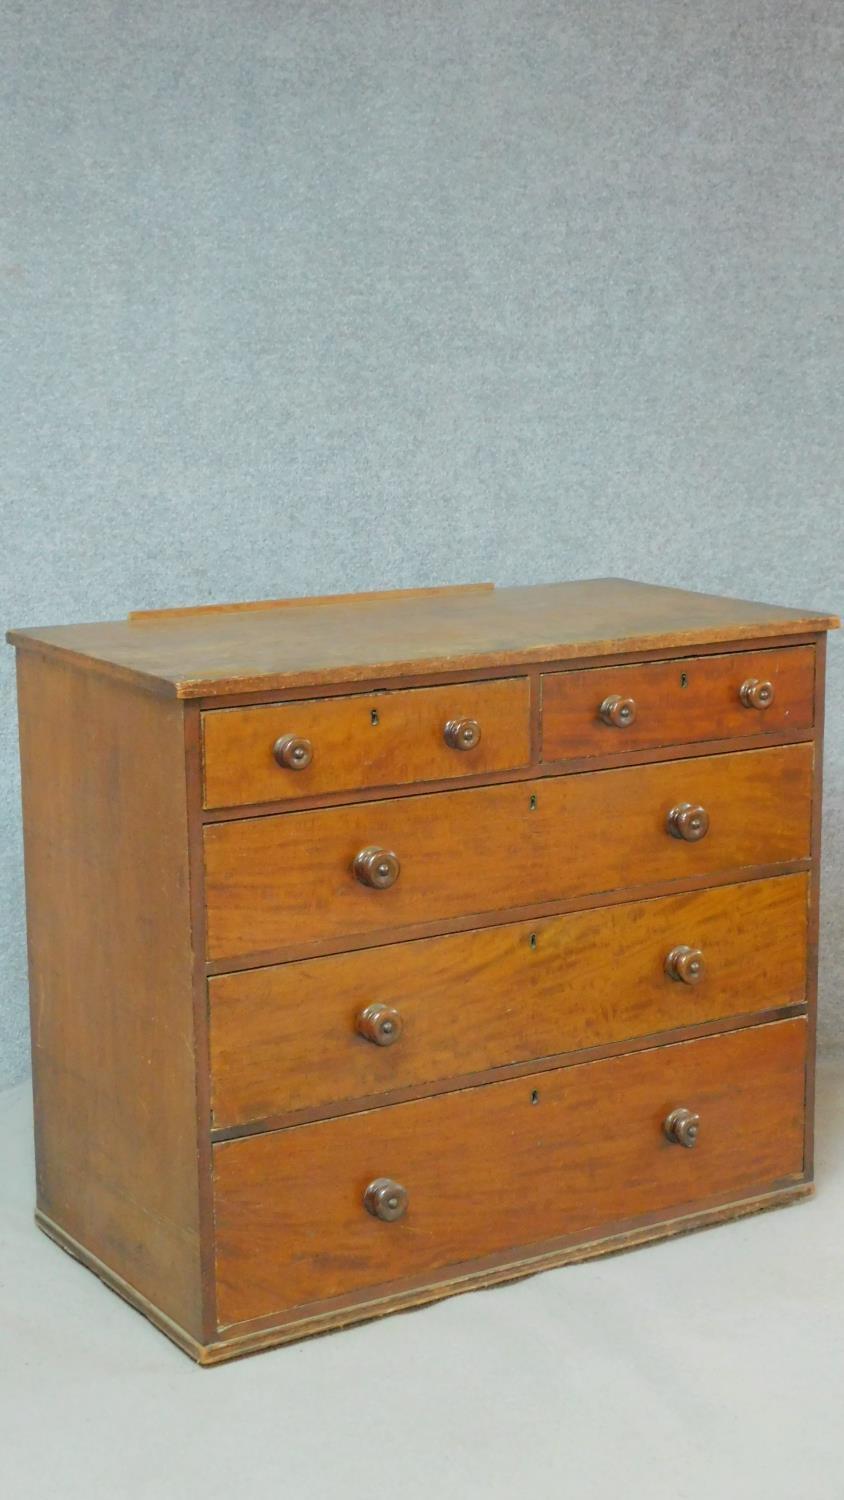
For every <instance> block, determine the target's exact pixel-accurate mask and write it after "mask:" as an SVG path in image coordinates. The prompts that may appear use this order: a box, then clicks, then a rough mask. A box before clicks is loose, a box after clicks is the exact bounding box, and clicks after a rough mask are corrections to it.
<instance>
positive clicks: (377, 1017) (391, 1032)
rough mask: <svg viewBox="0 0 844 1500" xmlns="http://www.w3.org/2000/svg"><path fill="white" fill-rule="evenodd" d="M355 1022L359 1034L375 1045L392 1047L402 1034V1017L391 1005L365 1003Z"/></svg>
mask: <svg viewBox="0 0 844 1500" xmlns="http://www.w3.org/2000/svg"><path fill="white" fill-rule="evenodd" d="M355 1024H356V1025H357V1029H358V1031H359V1032H360V1034H361V1036H365V1037H366V1040H367V1041H368V1042H374V1043H375V1045H376V1047H392V1045H393V1043H394V1042H397V1041H398V1039H399V1037H400V1036H401V1034H402V1024H403V1023H402V1018H401V1016H400V1015H399V1013H398V1011H397V1010H395V1009H394V1008H393V1006H392V1005H380V1004H377V1003H376V1004H374V1005H367V1006H366V1007H365V1009H364V1010H362V1011H361V1012H360V1013H359V1015H358V1018H357V1021H356V1023H355Z"/></svg>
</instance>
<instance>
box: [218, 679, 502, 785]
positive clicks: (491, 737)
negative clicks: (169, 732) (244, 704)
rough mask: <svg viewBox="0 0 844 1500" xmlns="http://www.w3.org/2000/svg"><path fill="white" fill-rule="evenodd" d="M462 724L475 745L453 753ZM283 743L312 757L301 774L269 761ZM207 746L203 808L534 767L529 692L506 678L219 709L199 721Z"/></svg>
mask: <svg viewBox="0 0 844 1500" xmlns="http://www.w3.org/2000/svg"><path fill="white" fill-rule="evenodd" d="M465 717H468V718H473V719H476V720H477V722H478V724H479V725H480V729H481V738H480V741H479V743H478V744H477V745H476V746H474V748H472V749H469V750H459V749H454V748H452V747H451V746H449V745H448V744H447V743H446V740H445V737H444V731H445V726H446V724H447V723H449V722H450V721H451V720H454V719H462V718H465ZM286 735H293V736H296V737H302V738H305V739H307V740H308V741H309V743H310V744H311V745H312V747H313V757H312V759H311V761H310V764H309V765H307V766H306V767H305V768H304V769H302V770H295V769H288V768H286V767H282V766H280V765H279V764H278V761H277V760H276V759H275V757H274V755H273V746H274V744H275V743H276V741H277V740H279V739H280V738H282V737H283V736H286ZM203 741H204V767H205V799H204V800H205V806H206V807H236V806H241V805H244V804H247V803H250V802H270V801H273V800H274V799H275V800H279V799H281V800H287V799H291V798H299V797H308V796H310V797H313V796H319V795H320V794H322V793H324V792H333V791H337V790H344V789H352V790H355V789H361V788H367V787H376V786H396V785H399V784H401V783H402V782H405V783H407V782H414V783H417V782H419V783H421V782H425V781H437V780H440V779H454V778H456V777H460V776H466V775H478V774H482V773H483V772H492V771H499V772H500V771H506V770H511V769H513V768H516V767H518V766H523V765H526V764H527V762H528V761H529V759H530V748H531V747H530V684H529V682H528V679H527V678H526V677H519V678H511V679H507V678H504V679H501V680H499V681H496V682H473V683H466V684H456V685H452V686H449V687H435V688H413V689H409V690H407V691H405V692H392V693H360V694H355V695H354V696H353V697H350V698H323V699H319V698H317V699H308V700H305V701H303V702H301V703H290V704H284V705H283V706H282V707H272V706H271V707H266V708H231V709H220V710H217V711H216V712H213V713H205V714H203Z"/></svg>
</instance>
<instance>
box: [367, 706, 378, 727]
mask: <svg viewBox="0 0 844 1500" xmlns="http://www.w3.org/2000/svg"><path fill="white" fill-rule="evenodd" d="M369 722H370V724H373V725H375V724H377V723H378V710H377V708H373V710H372V712H371V714H370V715H369Z"/></svg>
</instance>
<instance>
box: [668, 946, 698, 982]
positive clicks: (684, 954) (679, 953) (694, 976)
mask: <svg viewBox="0 0 844 1500" xmlns="http://www.w3.org/2000/svg"><path fill="white" fill-rule="evenodd" d="M665 972H666V974H667V975H668V977H669V978H670V979H679V980H681V981H682V983H683V984H700V981H701V980H702V979H703V977H704V975H705V974H706V966H705V964H704V962H703V954H702V953H701V951H700V949H699V948H687V947H685V946H680V947H679V948H672V949H671V952H670V953H669V954H668V955H667V957H666V960H665Z"/></svg>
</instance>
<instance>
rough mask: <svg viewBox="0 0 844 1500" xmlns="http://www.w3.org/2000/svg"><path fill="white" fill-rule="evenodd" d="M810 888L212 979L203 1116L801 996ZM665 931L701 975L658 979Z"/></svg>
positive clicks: (803, 881) (444, 1074)
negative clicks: (389, 1016) (389, 1013)
mask: <svg viewBox="0 0 844 1500" xmlns="http://www.w3.org/2000/svg"><path fill="white" fill-rule="evenodd" d="M807 896H808V877H807V876H806V875H791V876H782V877H781V878H779V879H775V880H760V881H752V882H747V883H746V884H743V885H737V886H721V887H718V888H715V889H713V890H705V891H694V892H691V893H687V894H683V895H676V896H665V897H660V898H657V899H654V900H650V901H641V902H636V903H635V904H625V905H621V906H614V907H605V908H602V909H600V910H598V911H583V912H576V913H572V914H570V915H567V916H561V917H552V918H547V919H545V920H544V921H540V922H531V923H510V924H504V925H502V926H500V927H492V928H486V929H483V930H480V931H475V932H465V933H459V934H456V935H453V936H448V937H440V938H429V939H427V940H422V941H418V942H409V943H401V944H392V945H389V946H387V947H382V948H375V949H366V950H363V951H361V952H357V953H344V954H338V955H334V956H333V957H329V958H320V959H310V960H306V961H305V962H302V963H290V964H284V965H281V966H278V967H275V968H269V969H252V970H246V971H241V972H239V973H235V974H226V975H222V976H220V977H218V978H216V979H211V980H210V981H209V985H208V997H209V1008H210V1025H211V1069H212V1076H213V1084H212V1097H213V1113H214V1124H215V1126H218V1127H224V1126H237V1125H246V1124H249V1123H252V1122H255V1121H259V1120H262V1119H267V1118H271V1117H272V1116H274V1115H280V1114H283V1113H284V1112H286V1111H294V1110H306V1109H313V1108H315V1107H317V1106H320V1105H323V1104H325V1103H327V1102H329V1101H337V1100H345V1099H354V1098H366V1097H368V1096H372V1095H377V1094H380V1093H383V1092H385V1091H392V1090H398V1089H404V1088H408V1087H412V1086H417V1087H419V1088H423V1087H425V1086H430V1084H431V1082H432V1081H433V1080H439V1079H443V1078H448V1077H449V1076H450V1075H451V1076H454V1075H466V1074H469V1073H471V1072H473V1071H479V1072H480V1071H483V1070H485V1069H489V1068H494V1067H501V1066H503V1065H505V1064H507V1063H513V1062H518V1061H521V1060H525V1059H528V1058H538V1057H542V1056H543V1055H550V1054H552V1053H563V1052H567V1051H574V1050H576V1049H580V1048H586V1047H595V1046H600V1045H602V1044H604V1043H608V1042H615V1041H620V1040H629V1039H632V1038H636V1037H641V1036H647V1035H650V1034H653V1033H656V1032H660V1031H663V1030H668V1029H671V1028H677V1027H681V1026H686V1025H690V1024H694V1023H698V1022H703V1021H709V1020H714V1019H716V1018H724V1017H727V1016H730V1015H733V1014H739V1013H741V1014H745V1013H748V1012H753V1011H758V1010H770V1009H771V1008H774V1007H777V1006H788V1005H794V1004H799V1003H800V1002H801V1001H802V1000H803V999H804V996H805V988H806V923H807ZM679 944H685V945H687V946H691V947H693V948H696V949H699V950H701V951H702V953H703V963H704V978H703V979H702V980H701V981H700V983H698V984H695V985H688V984H684V983H682V982H678V981H677V980H674V979H671V978H669V976H668V975H667V973H666V970H665V959H666V956H667V954H668V953H669V952H670V951H671V950H673V949H674V948H675V947H676V946H677V945H679ZM373 1004H376V1005H377V1004H382V1005H386V1006H389V1007H391V1008H395V1009H396V1010H397V1011H398V1013H399V1016H400V1020H401V1025H402V1030H401V1035H400V1038H399V1040H398V1041H397V1042H395V1043H393V1044H392V1045H388V1046H378V1045H376V1044H374V1043H373V1042H371V1041H367V1040H365V1039H364V1037H362V1036H361V1035H360V1033H359V1031H358V1030H357V1027H356V1022H357V1017H358V1015H359V1014H360V1012H361V1010H363V1008H364V1007H366V1006H371V1005H373Z"/></svg>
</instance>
